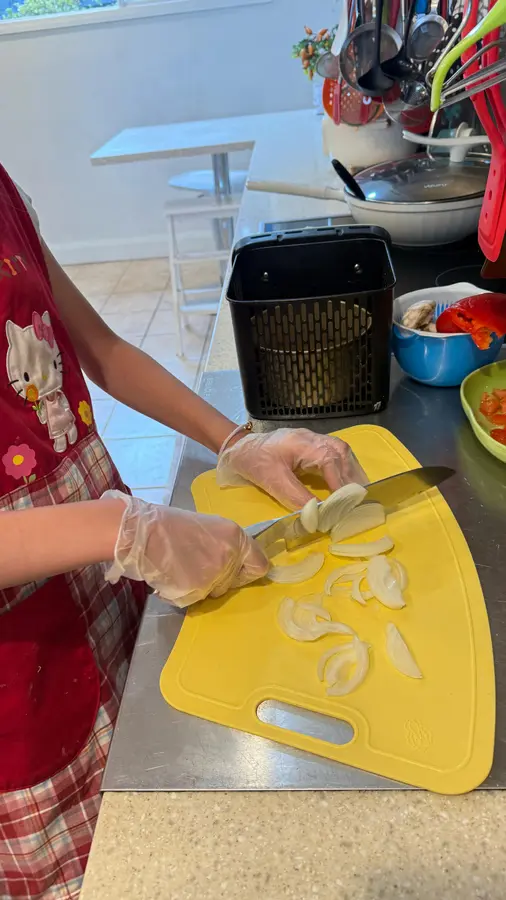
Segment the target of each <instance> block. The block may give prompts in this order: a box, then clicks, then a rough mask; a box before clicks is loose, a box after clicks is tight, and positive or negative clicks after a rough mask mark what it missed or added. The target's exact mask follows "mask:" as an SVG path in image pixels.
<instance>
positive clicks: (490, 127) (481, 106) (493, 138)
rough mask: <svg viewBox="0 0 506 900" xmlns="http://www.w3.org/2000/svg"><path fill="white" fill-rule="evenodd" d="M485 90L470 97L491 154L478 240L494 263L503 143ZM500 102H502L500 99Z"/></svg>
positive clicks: (504, 185)
mask: <svg viewBox="0 0 506 900" xmlns="http://www.w3.org/2000/svg"><path fill="white" fill-rule="evenodd" d="M478 14H479V0H471V12H470V15H469V19H468V20H467V22H466V25H465V28H464V29H463V34H464V36H467V34H469V32H470V31H471V30H472V28H474V26H475V25H476V23H477V21H478ZM498 37H499V30H498V29H496V30H495V31H493V32H491V33H490V34H489V35H487V37H486V38H485V39H484V42H485V41H486V42H488V43H490V42H491V41H495V40H497V39H498ZM475 52H476V48H475V47H472V48H471V49H469V50H467V51H466V52H465V53H463V54H462V60H463V62H467V61H468V60H469V59H470V58H471V57H472V56H473V54H474V53H475ZM481 64H482V58H480V59H479V60H476V61H475V62H474V63H472V65H470V66H469V68H468V69H467V70H466V72H465V76H464V77H469V76H470V75H474V74H475V73H476V72H479V70H480V68H481ZM489 90H491V89H487V90H485V91H481V92H480V93H478V94H474V95H473V96H472V97H471V102H472V104H473V106H474V108H475V110H476V114H477V115H478V118H479V119H480V122H481V124H482V125H483V128H484V129H485V131H486V133H487V135H488V137H489V138H490V147H491V152H492V157H491V161H490V171H489V174H488V179H487V185H486V188H485V196H484V198H483V204H482V208H481V215H480V221H479V225H478V240H479V244H480V247H481V249H482V250H483V253H484V254H485V256H486V257H487V259H489V260H491V261H492V262H495V261H496V260H497V259H498V257H499V255H500V252H501V248H502V243H503V239H504V235H505V233H506V146H505V143H504V140H503V137H502V134H501V131H500V130H499V127H498V125H497V124H496V122H495V121H494V119H493V118H492V116H491V114H490V111H489V106H488V103H489V102H490V95H489ZM501 102H502V101H501Z"/></svg>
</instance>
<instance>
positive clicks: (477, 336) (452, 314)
mask: <svg viewBox="0 0 506 900" xmlns="http://www.w3.org/2000/svg"><path fill="white" fill-rule="evenodd" d="M436 328H437V330H438V331H439V332H442V333H444V334H456V333H459V332H467V334H470V335H471V337H472V339H473V341H474V343H475V344H476V346H477V347H479V348H480V350H486V349H487V347H490V344H491V343H492V335H493V334H496V335H497V337H501V336H502V335H504V334H506V294H492V293H490V294H476V296H475V297H465V298H464V299H463V300H458V301H457V302H456V303H453V304H452V305H451V306H449V307H448V308H447V309H445V310H444V312H442V313H441V315H440V316H438V318H437V320H436Z"/></svg>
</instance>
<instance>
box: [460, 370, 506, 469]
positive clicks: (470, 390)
mask: <svg viewBox="0 0 506 900" xmlns="http://www.w3.org/2000/svg"><path fill="white" fill-rule="evenodd" d="M460 399H461V403H462V406H463V409H464V412H465V414H466V416H467V418H468V419H469V423H470V425H471V428H472V429H473V432H474V434H475V436H476V437H477V439H478V440H479V442H480V443H481V444H482V445H483V447H485V449H486V450H488V452H489V453H491V454H492V455H493V456H495V457H496V458H497V459H499V460H501V462H506V360H501V361H500V362H496V363H491V364H490V365H488V366H483V367H482V368H481V369H477V370H476V372H472V373H471V374H470V375H468V376H467V378H465V379H464V381H463V382H462V385H461V388H460ZM502 417H504V420H503V418H502Z"/></svg>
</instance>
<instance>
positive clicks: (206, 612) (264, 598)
mask: <svg viewBox="0 0 506 900" xmlns="http://www.w3.org/2000/svg"><path fill="white" fill-rule="evenodd" d="M338 434H339V436H340V437H342V438H343V439H345V440H346V441H348V443H349V444H350V445H351V447H352V448H353V450H354V451H355V453H356V455H357V457H358V458H359V460H360V462H361V464H362V466H363V467H364V469H365V471H366V473H367V475H368V478H369V480H370V481H377V480H378V479H380V478H386V477H387V476H389V475H393V474H395V473H396V472H401V471H404V470H407V469H411V468H414V467H415V466H417V465H418V462H417V460H416V459H415V458H414V457H413V456H412V455H411V453H409V451H408V450H407V449H406V448H405V447H404V446H403V444H401V443H400V442H399V441H398V440H397V439H396V438H395V437H394V436H393V435H392V434H391V433H390V432H389V431H387V430H385V429H383V428H378V427H376V426H373V425H359V426H356V427H354V428H346V429H344V430H342V431H340V432H338ZM312 486H313V488H314V489H315V490H316V492H317V493H318V494H319V496H320V497H325V496H326V495H327V494H328V491H327V490H326V489H325V488H324V486H323V484H322V483H321V482H320V483H319V485H318V484H317V483H316V482H313V485H312ZM192 491H193V496H194V499H195V503H196V507H197V509H198V510H199V511H200V512H205V513H218V514H220V515H222V516H226V517H228V518H230V519H233V520H234V521H236V522H238V523H239V524H240V525H242V526H245V525H250V524H253V523H255V522H258V521H262V520H265V519H269V518H272V517H274V516H277V515H281V514H283V513H284V512H286V511H285V510H283V509H282V508H281V507H280V506H279V505H278V504H277V503H276V502H275V501H274V500H272V499H271V498H270V497H268V496H267V495H265V494H264V493H263V492H262V491H260V490H258V489H257V488H255V487H249V486H245V487H236V488H228V489H225V490H223V489H219V488H218V487H217V485H216V480H215V473H214V471H211V472H206V473H205V474H203V475H201V476H199V477H198V478H196V479H195V481H194V482H193V486H192ZM385 533H388V534H389V535H390V536H391V537H392V538H393V540H394V541H395V549H394V551H393V554H394V555H395V557H396V558H397V559H399V560H400V561H401V562H402V563H403V564H404V565H405V567H406V569H407V572H408V577H409V584H408V587H407V589H406V591H405V599H406V607H405V608H404V609H402V610H398V611H395V610H389V609H386V608H385V607H383V606H381V604H380V603H379V602H378V601H376V600H370V601H369V602H368V604H367V607H363V606H360V605H358V604H357V603H355V602H353V601H352V600H351V599H350V598H349V597H348V596H344V597H343V596H338V597H329V598H326V600H325V605H326V607H327V609H329V611H330V612H331V613H332V618H333V619H334V620H338V621H341V622H345V623H346V624H348V625H350V626H351V627H352V628H353V629H354V630H355V631H356V632H357V634H358V635H359V637H360V638H361V639H362V640H364V641H367V642H368V643H369V644H370V645H371V650H370V669H369V673H368V675H367V677H366V679H365V681H364V682H363V683H362V685H361V686H360V687H359V688H358V689H357V690H355V691H354V692H353V693H351V694H349V695H348V696H345V697H335V698H331V697H328V696H327V694H326V691H325V686H324V685H323V684H322V683H321V682H320V681H319V680H318V677H317V674H316V666H317V662H318V659H319V657H320V656H321V654H322V653H323V652H324V651H325V650H326V649H327V648H329V647H332V646H334V645H335V644H336V643H339V639H338V640H337V641H336V637H335V635H330V636H326V637H324V638H322V639H320V640H318V641H314V642H312V643H300V642H297V641H294V640H292V639H290V638H288V637H286V636H285V635H284V634H283V633H282V631H281V630H280V628H279V626H278V624H277V611H278V607H279V604H280V602H281V600H282V599H283V597H285V596H287V595H288V596H292V597H294V598H295V599H297V597H301V596H303V595H307V594H309V593H316V592H321V591H323V586H324V583H325V580H326V578H327V576H328V575H329V573H330V572H331V571H333V570H334V569H335V568H337V567H338V566H340V565H346V564H347V563H348V562H349V561H350V560H347V559H338V558H336V557H334V556H331V555H330V554H328V555H327V558H326V562H325V566H324V567H323V569H322V570H321V571H320V572H319V573H318V575H316V576H315V577H314V578H313V579H311V581H309V582H305V583H303V584H297V585H276V584H271V583H269V582H267V581H265V582H257V583H256V584H254V585H249V586H248V587H245V588H242V589H241V590H238V591H233V592H230V593H229V594H228V595H227V596H226V598H220V599H219V600H206V601H205V602H203V603H201V604H197V605H196V606H194V607H191V608H190V609H189V611H188V613H187V615H186V617H185V620H184V623H183V626H182V629H181V632H180V634H179V637H178V639H177V641H176V644H175V646H174V649H173V650H172V653H171V654H170V657H169V659H168V661H167V663H166V665H165V667H164V669H163V672H162V675H161V679H160V687H161V691H162V694H163V696H164V697H165V699H166V700H167V702H168V703H169V704H171V705H172V706H173V707H175V708H176V709H179V710H182V711H183V712H186V713H190V714H192V715H195V716H200V717H201V718H204V719H210V720H211V721H213V722H218V723H220V724H221V725H228V726H230V727H231V728H238V729H240V730H242V731H247V732H250V733H252V734H256V735H261V736H263V737H265V738H270V739H272V740H274V741H279V742H281V743H283V744H288V745H289V746H292V747H297V748H299V749H301V750H306V751H309V752H311V753H316V754H318V755H320V756H324V757H327V758H328V759H333V760H337V761H338V762H340V763H345V764H348V765H350V766H356V767H358V768H361V769H365V770H367V771H369V772H374V773H376V774H377V775H383V776H385V777H387V778H392V779H395V780H398V781H403V782H405V783H407V784H411V785H415V786H417V787H420V788H427V789H428V790H431V791H437V792H439V793H446V794H458V793H464V792H466V791H469V790H471V789H472V788H474V787H477V786H478V785H479V784H481V783H482V782H483V780H484V779H485V778H486V776H487V775H488V772H489V771H490V767H491V764H492V755H493V747H494V728H495V689H494V688H495V683H494V665H493V657H492V646H491V640H490V631H489V623H488V617H487V612H486V608H485V603H484V599H483V594H482V590H481V586H480V582H479V579H478V575H477V572H476V569H475V566H474V563H473V560H472V557H471V554H470V552H469V548H468V546H467V543H466V541H465V538H464V536H463V534H462V532H461V530H460V528H459V526H458V524H457V521H456V519H455V518H454V516H453V514H452V512H451V510H450V508H449V506H448V505H447V503H446V502H445V500H444V499H443V497H442V496H441V494H440V493H439V491H437V490H436V489H433V490H431V491H430V492H429V493H428V494H426V495H424V497H423V499H419V500H417V501H416V502H412V503H410V504H408V505H406V506H405V507H404V508H403V509H399V510H397V511H396V512H394V513H392V514H391V515H389V516H388V518H387V522H386V525H385V526H381V528H376V529H375V530H374V531H371V532H370V533H369V534H368V535H366V537H365V538H364V539H365V540H367V539H369V540H372V539H374V538H376V537H380V536H381V535H382V534H385ZM352 540H353V539H352ZM354 540H357V539H354ZM327 545H328V538H325V539H322V540H321V541H319V542H318V543H315V544H313V545H311V548H310V549H311V550H325V549H326V547H327ZM307 553H308V549H307V548H306V549H304V550H303V551H302V550H298V551H296V553H295V554H291V556H293V559H294V561H295V560H297V559H299V558H302V556H304V555H306V554H307ZM390 621H391V622H394V623H395V624H396V625H397V626H398V628H399V629H400V631H401V633H402V635H403V636H404V638H405V640H406V641H407V643H408V646H409V647H410V648H411V650H412V652H413V654H414V656H415V659H416V660H417V662H418V665H419V667H420V668H421V670H422V672H423V676H424V677H423V679H422V680H415V679H411V678H407V677H405V676H403V675H401V674H399V673H398V672H397V671H396V670H395V669H394V668H393V667H392V665H391V663H390V662H389V660H388V657H387V655H386V649H385V626H386V624H387V623H388V622H390ZM265 700H276V701H281V702H283V703H287V704H291V705H292V706H296V707H301V708H303V709H307V710H312V711H314V712H317V713H322V714H323V715H327V716H332V717H335V718H338V719H342V720H345V721H346V722H348V723H349V724H350V725H351V726H352V728H353V731H354V735H353V737H352V739H351V740H350V742H349V743H347V744H344V745H337V744H333V743H329V742H327V741H325V740H321V739H319V738H316V737H310V736H308V735H304V734H299V733H296V732H292V731H287V730H286V729H284V728H281V727H278V726H276V725H273V724H267V723H264V722H262V721H261V720H260V719H259V718H258V716H257V714H256V710H257V708H258V706H259V704H260V703H262V701H265Z"/></svg>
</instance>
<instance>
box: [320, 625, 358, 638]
mask: <svg viewBox="0 0 506 900" xmlns="http://www.w3.org/2000/svg"><path fill="white" fill-rule="evenodd" d="M325 634H351V635H353V634H355V632H354V631H353V628H350V626H349V625H345V624H344V622H329V623H328V624H326V625H325Z"/></svg>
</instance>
